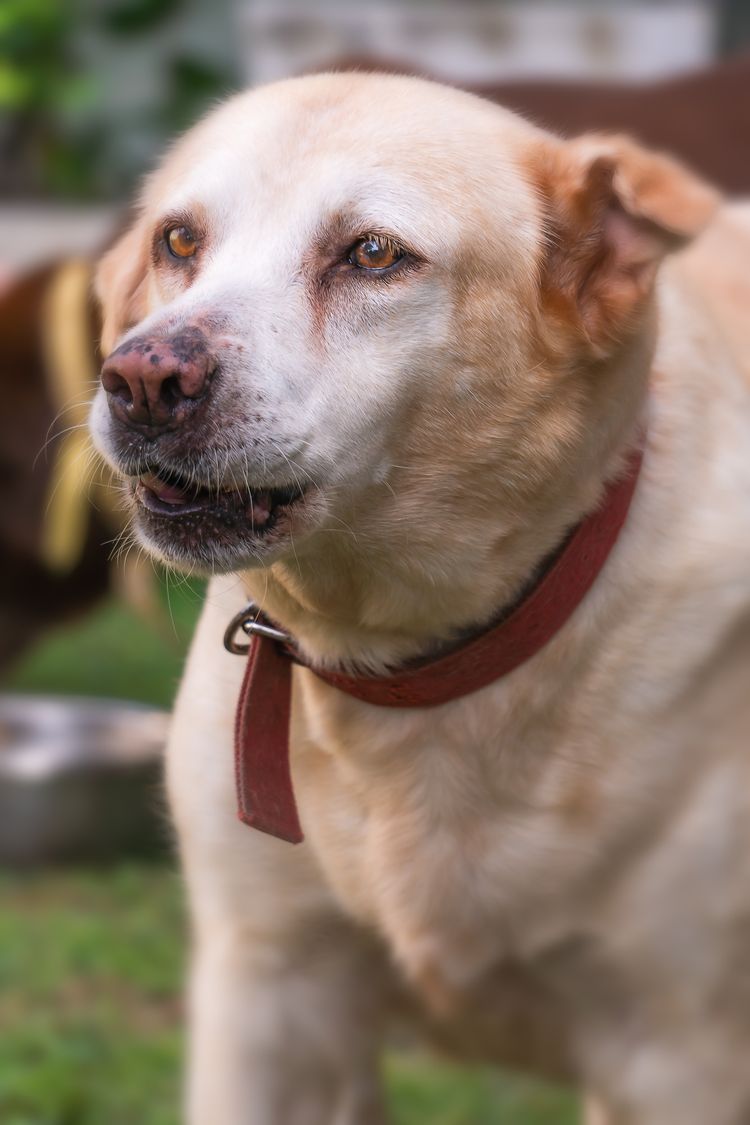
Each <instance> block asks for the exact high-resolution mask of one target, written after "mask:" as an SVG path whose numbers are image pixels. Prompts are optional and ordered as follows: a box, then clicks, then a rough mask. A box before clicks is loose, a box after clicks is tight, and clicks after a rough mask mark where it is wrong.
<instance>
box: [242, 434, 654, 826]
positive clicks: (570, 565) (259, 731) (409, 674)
mask: <svg viewBox="0 0 750 1125" xmlns="http://www.w3.org/2000/svg"><path fill="white" fill-rule="evenodd" d="M642 460H643V449H642V447H640V446H639V447H638V449H636V450H634V451H633V452H632V453H631V455H630V457H629V461H628V466H627V469H626V471H625V472H624V473H623V475H622V476H621V477H619V478H618V479H617V480H616V481H613V482H612V483H611V484H610V485H609V486H608V487H607V490H606V493H605V495H604V498H603V500H602V503H601V504H600V505H599V507H598V508H596V510H595V511H593V512H591V513H590V514H589V515H588V516H586V517H585V519H583V520H582V521H581V522H580V523H579V524H578V526H577V527H576V528H575V530H574V531H573V532H572V533H571V535H570V536H569V538H568V540H567V542H566V543H565V545H564V546H563V547H562V549H561V550H560V551H559V552H558V554H557V555H556V556H555V558H554V560H553V562H552V563H551V565H550V566H549V567H548V568H547V569H546V570H545V572H544V573H543V574H542V576H541V578H540V579H539V580H538V581H537V582H536V583H535V585H534V586H533V587H532V589H531V590H530V592H529V593H528V594H527V595H526V596H525V597H524V598H523V599H522V600H521V601H520V602H519V604H518V605H517V606H516V607H515V608H514V609H513V610H512V611H511V612H510V613H509V614H508V615H506V616H505V617H503V619H502V620H501V621H500V622H499V623H498V624H495V625H492V626H490V627H489V628H487V629H485V630H483V631H482V632H481V633H479V634H476V635H474V636H473V637H471V638H470V639H469V640H467V641H464V642H462V643H460V644H459V645H457V646H456V647H455V648H453V649H451V650H450V651H449V652H448V653H446V654H445V655H443V656H438V657H437V658H436V659H434V660H425V661H422V662H418V663H413V664H410V665H409V666H408V667H407V668H404V669H401V670H400V671H396V672H393V673H391V674H389V675H384V676H352V675H347V674H346V673H344V672H336V671H328V670H326V669H319V668H314V667H313V668H311V669H310V670H311V671H312V672H314V673H315V675H316V676H318V677H319V678H320V679H321V680H324V681H325V682H326V683H327V684H330V685H331V686H332V687H335V688H338V690H339V691H344V692H346V693H347V694H348V695H353V696H355V698H357V699H360V700H363V701H364V702H365V703H370V704H374V705H376V706H379V707H435V706H438V705H439V704H441V703H449V702H450V701H451V700H454V699H459V698H460V697H461V696H463V695H468V694H469V693H470V692H474V691H478V690H479V689H480V688H483V687H486V686H487V685H488V684H490V683H492V682H493V681H494V680H497V679H499V678H500V677H501V676H504V675H506V674H507V673H508V672H511V671H512V670H513V669H514V668H517V667H518V666H519V665H520V664H523V663H524V662H525V661H527V660H529V659H530V658H531V657H532V656H534V655H535V654H536V653H537V652H539V650H540V649H541V648H543V647H544V645H546V644H547V642H548V641H550V640H551V639H552V637H553V636H554V635H555V634H556V633H557V632H558V631H559V630H560V629H561V628H562V627H563V625H564V624H565V622H566V621H567V620H568V618H569V617H570V616H571V614H572V613H573V612H574V610H575V609H576V607H577V606H578V605H579V604H580V602H581V601H582V600H583V598H584V596H585V595H586V593H587V591H588V590H589V589H590V587H591V586H592V585H593V583H594V580H595V579H596V577H597V575H598V574H599V572H600V570H601V569H602V567H603V566H604V564H605V562H606V561H607V558H608V556H609V553H610V551H611V550H612V548H613V546H614V545H615V542H616V541H617V536H618V534H619V532H620V529H621V528H622V525H623V524H624V522H625V518H626V516H627V513H628V509H629V508H630V502H631V500H632V497H633V493H634V491H635V486H636V483H637V480H638V474H639V472H640V468H641V462H642ZM240 626H242V627H243V628H244V629H245V631H246V632H248V633H249V634H252V640H251V642H250V644H249V645H245V646H242V647H240V646H237V645H236V643H235V642H234V635H235V633H236V631H237V628H238V627H240ZM258 630H260V633H259V632H258ZM225 644H226V646H227V647H228V648H229V649H230V651H232V652H248V653H249V659H248V664H247V669H246V672H245V678H244V681H243V684H242V691H241V694H240V700H239V704H238V707H237V715H236V722H235V769H236V783H237V800H238V814H239V818H240V820H242V821H243V822H244V823H245V824H248V825H250V826H251V827H253V828H258V829H260V830H261V831H262V832H268V833H270V834H271V835H272V836H278V837H279V838H280V839H282V840H288V841H289V842H290V843H293V844H296V843H299V842H300V841H301V840H302V839H303V835H302V829H301V827H300V823H299V816H298V814H297V806H296V802H295V799H294V790H293V788H292V778H291V770H290V765H289V716H290V705H291V682H292V665H293V663H295V662H296V663H299V664H305V661H304V660H302V659H301V658H300V656H299V655H298V654H297V653H296V652H295V650H294V648H293V647H292V646H291V645H290V644H289V643H288V642H286V640H285V638H284V634H283V633H280V632H279V631H278V630H277V629H276V628H275V627H274V626H273V625H272V624H271V623H270V622H268V621H267V620H265V619H264V618H263V617H262V615H261V614H260V613H259V611H258V609H257V607H255V606H251V607H249V608H248V610H246V611H243V613H242V614H238V615H237V617H236V618H235V619H234V620H233V621H232V622H231V624H230V626H229V628H228V629H227V634H226V636H225ZM307 666H308V667H309V665H307Z"/></svg>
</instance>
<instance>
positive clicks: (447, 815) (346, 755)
mask: <svg viewBox="0 0 750 1125" xmlns="http://www.w3.org/2000/svg"><path fill="white" fill-rule="evenodd" d="M497 695H498V693H495V697H494V698H492V693H490V697H489V698H488V699H487V700H486V701H484V702H480V705H479V707H477V706H476V701H475V702H474V704H473V705H472V706H471V707H468V706H467V707H464V708H461V707H459V708H452V709H451V710H450V711H446V709H442V714H440V713H438V711H435V712H434V714H430V713H427V714H425V712H421V713H420V714H419V715H416V714H404V713H403V712H388V713H386V714H383V713H382V711H379V712H378V714H377V718H376V716H375V715H374V714H373V709H365V710H363V709H362V708H358V707H356V706H354V707H351V706H350V705H349V702H348V701H347V700H345V699H343V698H336V699H335V700H334V705H333V707H332V708H331V707H328V706H326V707H324V708H322V709H321V708H317V707H316V706H311V705H310V704H311V702H312V701H311V700H309V699H305V701H304V702H305V706H304V708H303V711H304V720H303V721H301V722H300V723H299V724H298V725H297V730H296V732H295V734H296V737H295V745H296V753H295V785H296V787H297V789H298V792H299V793H300V796H301V801H302V814H303V819H304V821H305V823H306V825H307V826H308V839H309V841H310V843H311V845H312V847H313V848H314V850H315V851H316V853H317V855H318V857H319V860H320V862H321V865H322V867H323V870H324V873H325V875H326V878H327V880H328V881H329V883H330V885H331V886H332V888H333V890H334V892H335V894H336V895H337V897H338V898H339V900H340V902H341V904H342V905H343V907H344V909H345V910H346V911H347V912H349V913H350V914H352V915H354V916H355V917H357V918H360V919H362V920H363V921H365V922H366V923H367V924H369V925H374V926H376V927H377V928H378V929H379V930H380V932H381V933H382V934H383V935H384V936H385V938H386V940H387V941H388V943H389V945H390V947H391V949H392V950H393V952H394V955H395V957H396V959H397V960H398V962H399V963H400V965H401V966H402V968H403V970H404V971H405V973H406V974H407V976H408V977H409V978H410V979H411V980H412V981H414V982H415V983H416V984H418V985H419V986H421V987H423V988H424V989H426V990H427V991H428V992H429V993H430V996H431V999H432V1000H433V1002H437V1003H440V1002H441V1000H442V999H446V1000H447V999H448V997H449V996H450V994H451V993H454V992H458V991H462V990H464V989H465V988H468V987H471V986H473V985H475V984H476V982H477V980H478V979H480V978H481V977H482V976H483V975H484V974H485V973H486V972H487V971H488V970H490V969H491V968H493V966H496V965H497V964H498V963H500V962H502V961H503V960H504V959H506V958H507V957H509V956H517V955H523V954H524V953H525V952H526V950H527V948H528V949H531V947H532V946H533V945H534V944H535V943H537V942H541V943H542V944H544V943H545V942H546V941H547V940H548V939H549V938H550V936H551V935H554V936H557V933H556V931H558V930H560V929H562V930H564V929H565V927H566V925H567V920H568V918H569V917H570V916H571V912H572V910H573V909H574V907H573V906H572V903H571V902H570V899H569V898H568V897H566V893H565V889H566V886H568V887H569V886H572V884H573V882H574V881H575V879H577V878H578V877H579V876H580V872H581V856H580V832H581V823H580V822H581V820H582V818H583V819H586V816H587V812H588V809H587V802H588V801H589V800H590V797H591V794H590V792H589V791H588V789H587V782H586V780H585V779H584V778H583V777H582V776H581V775H580V772H579V771H576V770H571V769H570V768H568V767H567V766H564V765H563V766H561V764H560V761H559V760H558V761H556V762H554V763H552V765H551V766H550V764H549V761H548V759H549V753H550V745H551V744H553V743H554V742H555V741H556V740H557V739H559V736H560V732H559V730H557V729H556V719H555V716H554V714H550V715H548V716H547V718H546V719H545V720H544V721H540V722H537V723H536V724H535V725H534V726H533V727H532V728H529V727H528V726H527V725H526V724H525V723H524V722H522V720H521V719H520V718H514V711H515V708H514V706H513V700H502V699H500V700H498V698H497ZM574 873H575V879H574Z"/></svg>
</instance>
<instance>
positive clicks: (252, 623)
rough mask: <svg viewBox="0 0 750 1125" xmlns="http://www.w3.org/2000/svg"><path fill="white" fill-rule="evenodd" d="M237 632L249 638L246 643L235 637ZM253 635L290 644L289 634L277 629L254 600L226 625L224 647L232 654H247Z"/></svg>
mask: <svg viewBox="0 0 750 1125" xmlns="http://www.w3.org/2000/svg"><path fill="white" fill-rule="evenodd" d="M238 633H244V635H245V636H246V637H248V638H250V639H249V640H248V641H247V643H245V642H243V641H242V640H238V639H237V634H238ZM253 637H266V638H267V639H268V640H270V641H278V642H279V643H280V644H283V645H288V644H291V637H290V636H289V634H288V633H285V632H283V630H281V629H277V628H276V626H275V625H273V624H271V622H270V621H269V620H268V618H267V617H266V616H265V614H264V613H263V612H262V610H260V609H259V608H258V606H257V605H255V603H254V602H249V603H248V605H246V606H245V608H244V609H241V610H240V611H239V613H235V615H234V617H233V618H232V620H231V621H230V622H229V624H228V625H227V627H226V630H225V631H224V648H225V649H226V650H227V652H231V653H232V654H233V655H234V656H247V654H248V652H249V651H250V646H251V644H252V638H253Z"/></svg>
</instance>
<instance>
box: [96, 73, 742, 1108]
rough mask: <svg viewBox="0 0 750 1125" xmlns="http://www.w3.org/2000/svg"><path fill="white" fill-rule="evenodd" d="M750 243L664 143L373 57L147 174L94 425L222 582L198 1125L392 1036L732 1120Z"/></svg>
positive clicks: (182, 734)
mask: <svg viewBox="0 0 750 1125" xmlns="http://www.w3.org/2000/svg"><path fill="white" fill-rule="evenodd" d="M749 248H750V212H749V211H748V209H747V208H746V207H744V206H743V205H741V204H735V205H729V204H726V203H724V202H723V201H722V200H721V199H720V198H719V196H718V195H717V193H716V192H715V191H714V190H713V189H712V188H711V187H710V186H708V185H707V184H705V183H704V182H702V181H701V180H700V179H698V178H697V177H696V176H695V175H694V174H693V173H692V172H690V171H689V170H688V169H686V168H685V167H683V166H682V165H681V164H679V163H678V162H676V161H675V160H673V159H672V158H670V157H667V156H663V155H658V154H654V153H651V152H648V151H646V150H644V149H643V148H641V147H640V146H638V145H637V144H635V143H634V142H632V141H630V140H628V139H627V138H625V137H621V136H614V137H609V136H604V135H597V134H593V135H585V136H582V137H579V138H577V139H573V140H570V141H564V140H561V139H559V138H558V137H556V136H553V135H552V134H550V133H547V132H545V131H543V130H541V129H539V128H537V127H535V126H533V125H531V124H530V123H529V122H527V121H525V120H524V119H522V118H520V117H518V116H516V115H515V114H513V113H511V112H509V111H505V110H503V109H501V108H499V107H496V106H494V105H491V104H490V103H488V102H485V101H483V100H482V99H479V98H477V97H474V96H472V95H470V94H466V93H462V92H460V91H457V90H453V89H448V88H446V87H442V86H440V85H437V84H433V83H429V82H424V81H421V80H418V79H410V78H404V77H399V76H386V75H372V74H344V73H338V74H324V75H317V76H313V77H307V78H302V79H293V80H289V81H287V82H285V83H281V84H277V85H272V86H269V87H265V88H260V89H258V90H255V91H252V92H250V93H246V94H242V95H239V96H237V97H235V98H233V99H231V100H230V101H229V102H227V103H226V104H225V105H223V106H222V107H220V108H218V109H217V110H215V111H214V112H212V113H211V114H210V115H209V116H208V117H207V118H206V119H205V120H204V121H203V122H201V123H199V124H198V125H197V126H196V127H195V128H194V129H193V130H192V131H191V132H189V133H188V134H187V135H186V137H185V138H183V139H182V140H181V141H180V142H179V143H178V144H177V145H176V147H175V148H174V149H173V150H172V151H171V152H170V154H169V156H168V157H167V159H166V161H165V163H164V164H163V165H162V166H161V167H160V168H159V169H158V170H157V171H156V172H155V173H154V174H153V176H152V177H151V179H150V180H149V181H148V183H147V185H146V188H145V191H144V194H143V197H142V200H141V206H140V211H139V214H138V218H137V219H136V221H135V223H134V225H133V226H132V228H131V229H130V231H129V232H128V233H127V234H126V235H125V236H124V237H123V238H122V239H121V241H120V242H119V243H118V244H117V245H116V246H115V247H114V248H113V249H112V250H111V251H110V252H109V253H108V254H107V255H106V257H105V258H104V259H103V261H102V263H101V266H100V270H99V276H98V291H99V295H100V298H101V301H102V310H103V323H104V329H103V354H105V355H107V356H108V358H107V359H106V361H105V363H104V366H103V369H102V387H101V389H100V390H99V392H98V395H97V398H96V400H95V402H94V405H93V409H92V415H91V426H92V429H93V434H94V438H95V441H96V444H97V446H98V448H99V449H100V451H101V453H102V454H103V455H104V457H105V458H106V460H107V461H108V462H109V464H110V465H111V466H112V467H113V469H114V470H115V471H116V472H117V473H119V474H120V476H121V477H123V478H124V480H125V481H126V483H127V488H128V490H129V495H130V497H131V501H130V502H131V505H132V512H133V519H134V524H135V528H136V530H137V533H138V535H139V537H140V539H141V541H142V542H143V543H144V544H145V545H146V546H147V547H148V548H149V549H150V550H151V552H152V553H153V554H155V555H156V556H157V557H159V558H161V559H163V560H165V561H166V562H167V563H169V564H171V565H174V566H177V567H179V568H181V569H185V570H197V571H200V572H203V573H208V574H211V575H213V578H212V581H211V584H210V587H209V590H208V594H207V599H206V605H205V609H204V612H203V616H202V618H201V621H200V623H199V626H198V629H197V633H196V637H195V639H194V643H193V647H192V651H191V654H190V656H189V660H188V664H187V669H186V673H185V677H184V680H183V683H182V687H181V689H180V693H179V696H178V701H177V705H176V710H175V716H174V723H173V729H172V734H171V738H170V745H169V749H168V754H167V786H168V793H169V800H170V804H171V809H172V813H173V817H174V823H175V825H176V829H177V833H178V837H179V845H180V850H181V854H182V860H183V863H184V868H185V872H186V877H187V883H188V888H189V895H190V903H191V912H192V919H193V932H194V951H193V962H192V974H191V985H190V1004H189V1006H190V1013H191V1015H190V1021H191V1033H190V1051H189V1065H188V1083H187V1094H186V1116H187V1119H188V1120H189V1121H190V1122H191V1123H193V1125H205V1123H206V1122H209V1121H217V1122H221V1123H222V1125H292V1123H294V1125H324V1123H325V1125H328V1123H331V1122H336V1123H337V1125H342V1123H346V1125H382V1123H383V1122H384V1121H385V1120H386V1119H387V1112H386V1108H385V1106H384V1104H383V1098H382V1093H381V1090H380V1084H379V1081H378V1054H379V1049H380V1044H381V1040H382V1036H383V1033H384V1028H385V1027H386V1025H387V1024H388V1021H389V1020H390V1019H391V1017H392V1016H393V1014H394V1013H398V1014H399V1015H400V1017H401V1018H406V1019H411V1020H413V1021H414V1022H415V1023H416V1024H417V1025H418V1026H419V1028H421V1030H422V1032H423V1033H424V1034H425V1035H426V1036H427V1037H429V1038H430V1039H431V1040H433V1041H435V1042H437V1043H439V1044H440V1045H441V1046H442V1047H443V1048H445V1049H448V1050H450V1051H452V1052H454V1053H455V1054H456V1055H457V1056H458V1057H462V1058H483V1059H488V1060H496V1061H498V1062H499V1063H502V1064H505V1065H508V1064H511V1065H516V1066H519V1067H523V1068H527V1069H531V1070H534V1071H538V1072H540V1073H543V1074H546V1075H550V1076H553V1077H558V1078H567V1079H570V1080H571V1081H575V1082H576V1083H578V1084H579V1085H580V1087H581V1089H582V1091H584V1094H585V1098H586V1105H587V1110H586V1112H587V1114H588V1118H587V1119H588V1120H589V1121H590V1122H597V1123H598V1125H601V1123H605V1125H633V1123H637V1125H677V1123H679V1125H708V1123H709V1122H710V1123H711V1125H741V1123H746V1122H747V1121H748V1120H750V1068H748V1066H747V1057H748V1048H749V1047H750V993H749V992H748V980H749V979H750V976H749V973H750V899H749V895H748V875H749V874H750V816H749V815H748V813H749V812H750V785H749V784H748V774H749V773H750V760H749V759H748V753H747V750H748V729H749V728H748V720H749V719H750V714H749V712H750V706H749V704H748V690H747V684H748V679H747V672H748V667H749V660H748V658H749V656H750V581H749V580H748V563H749V561H750V503H749V500H750V456H748V449H749V448H750V388H749V387H748V377H749V376H750V370H748V369H749V367H750V362H749V359H748V357H749V356H750V352H749V351H748V343H749V342H750V341H749V339H748V337H749V334H750V333H749V330H748V324H747V315H746V309H747V300H748V297H749V296H750V272H749V271H748V268H747V260H748V249H749ZM248 599H249V600H250V601H251V603H252V606H253V607H254V608H253V607H248V606H247V602H248ZM243 633H250V634H253V640H252V644H251V648H250V663H249V664H248V663H247V661H246V660H244V659H243V658H242V657H241V656H239V655H237V652H238V651H242V650H243V648H244V647H246V646H243V644H242V643H240V642H241V641H242V638H243ZM222 638H224V639H225V642H226V647H223V645H222ZM289 693H291V718H289ZM238 701H239V703H238ZM288 721H289V722H290V724H291V725H290V728H289V729H288V730H287V723H288ZM287 740H288V741H287ZM233 744H234V752H235V754H236V771H235V769H234V768H233V765H232V757H233ZM287 753H288V754H289V759H288V760H287V758H286V754H287ZM259 767H260V768H259ZM290 770H291V773H290V772H289V771H290ZM237 806H239V813H240V818H238V817H237V815H236V809H237ZM243 821H244V822H245V823H243ZM248 824H250V825H255V826H256V827H255V828H253V827H248ZM257 826H259V827H261V828H263V829H264V831H258V830H257ZM303 835H304V842H303V843H297V844H296V846H295V844H294V843H291V842H288V841H299V840H300V839H301V837H302V836H303ZM275 836H285V837H286V838H285V839H277V838H275Z"/></svg>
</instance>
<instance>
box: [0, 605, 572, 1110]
mask: <svg viewBox="0 0 750 1125" xmlns="http://www.w3.org/2000/svg"><path fill="white" fill-rule="evenodd" d="M199 604H200V591H199V590H198V589H193V588H190V587H186V586H184V585H180V584H173V585H172V586H171V587H170V590H169V598H168V600H167V598H166V596H165V597H164V599H163V605H164V611H163V615H162V617H161V620H159V619H157V620H155V621H152V622H151V623H150V624H149V625H146V624H145V623H144V622H142V621H139V620H138V619H137V618H136V617H135V616H134V615H133V613H132V612H131V611H130V610H128V609H127V608H126V607H124V606H122V605H121V604H119V603H116V602H114V601H110V602H108V603H106V604H104V605H103V606H101V607H100V608H99V609H98V610H97V611H96V612H95V613H93V614H92V615H90V616H89V617H88V618H87V619H86V620H85V621H83V622H81V623H79V624H77V625H75V626H74V627H72V628H70V627H69V628H67V629H65V630H61V631H59V632H56V633H53V634H52V635H51V636H50V637H48V638H46V639H45V641H44V642H43V643H42V644H41V645H39V646H37V647H36V648H35V649H34V650H33V651H32V652H31V653H29V654H28V656H27V657H26V659H25V660H24V661H23V662H22V664H21V665H20V666H19V667H18V668H17V669H16V670H15V672H14V673H13V675H12V676H11V677H10V679H9V680H8V681H6V684H5V685H4V686H5V688H6V689H9V690H22V691H35V690H37V691H47V692H50V691H54V692H67V693H80V694H88V695H109V696H121V697H125V698H135V699H144V700H147V701H150V702H154V703H159V704H164V705H168V703H169V701H170V700H171V698H172V695H173V693H174V689H175V686H176V684H177V681H178V678H179V673H180V667H181V664H182V659H183V654H184V648H185V644H186V640H187V637H188V636H189V633H190V629H191V627H192V624H193V622H194V619H195V616H196V613H197V610H198V607H199ZM184 947H185V928H184V915H183V901H182V888H181V884H180V879H179V875H178V874H177V872H176V870H175V868H174V865H173V864H172V863H171V862H170V861H169V860H164V859H162V860H161V861H159V862H154V863H152V864H139V865H135V864H132V863H127V862H123V863H121V864H120V865H118V866H116V867H114V868H112V867H106V868H105V867H100V868H96V867H91V868H88V869H70V868H65V869H62V868H61V869H58V870H55V869H48V870H44V871H39V872H35V873H33V874H30V873H25V874H21V873H11V872H5V873H2V874H0V1121H1V1122H2V1125H178V1122H179V1111H178V1105H179V1097H178V1090H179V1081H180V1079H179V1075H180V1067H181V1056H182V1043H183V1039H182V1031H183V1021H182V1005H181V1000H180V982H181V979H182V972H183V962H184ZM385 1074H386V1080H387V1085H388V1089H389V1093H390V1099H391V1104H392V1106H393V1114H394V1120H395V1123H396V1125H574V1122H576V1121H577V1114H576V1105H575V1100H574V1099H573V1098H572V1096H570V1095H569V1094H568V1093H566V1092H564V1091H560V1090H557V1089H554V1088H552V1087H549V1086H546V1085H540V1084H537V1083H534V1082H532V1081H531V1080H527V1079H520V1078H517V1077H510V1076H506V1075H500V1074H498V1073H497V1072H496V1071H490V1070H472V1071H467V1070H466V1069H462V1068H459V1067H454V1066H452V1065H449V1064H447V1063H446V1062H444V1061H443V1060H438V1059H435V1058H434V1057H427V1056H425V1055H422V1054H421V1053H419V1052H417V1051H411V1050H410V1051H398V1052H396V1051H391V1052H390V1053H389V1055H388V1057H387V1058H386V1061H385Z"/></svg>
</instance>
